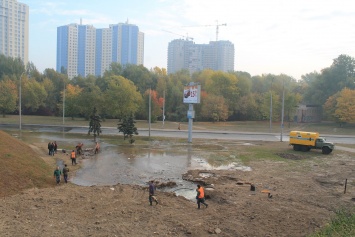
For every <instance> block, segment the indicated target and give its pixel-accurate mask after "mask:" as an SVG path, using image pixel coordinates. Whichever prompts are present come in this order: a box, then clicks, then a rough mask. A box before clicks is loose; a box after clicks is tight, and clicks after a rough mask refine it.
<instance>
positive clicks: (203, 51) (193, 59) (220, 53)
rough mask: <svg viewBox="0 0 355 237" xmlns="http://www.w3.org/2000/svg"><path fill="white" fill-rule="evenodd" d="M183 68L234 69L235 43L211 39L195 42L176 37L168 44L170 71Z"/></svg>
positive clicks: (198, 69)
mask: <svg viewBox="0 0 355 237" xmlns="http://www.w3.org/2000/svg"><path fill="white" fill-rule="evenodd" d="M181 69H186V70H189V72H190V73H194V72H198V71H201V70H203V69H212V70H215V71H224V72H228V71H233V70H234V45H233V44H232V43H231V42H230V41H222V40H220V41H211V42H210V43H209V44H195V43H194V42H193V41H189V40H184V39H176V40H173V41H171V42H170V43H169V46H168V73H174V72H177V71H179V70H181Z"/></svg>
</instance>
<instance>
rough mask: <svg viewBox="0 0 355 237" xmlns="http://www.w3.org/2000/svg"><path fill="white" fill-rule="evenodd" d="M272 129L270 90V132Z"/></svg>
mask: <svg viewBox="0 0 355 237" xmlns="http://www.w3.org/2000/svg"><path fill="white" fill-rule="evenodd" d="M271 129H272V91H271V92H270V133H271Z"/></svg>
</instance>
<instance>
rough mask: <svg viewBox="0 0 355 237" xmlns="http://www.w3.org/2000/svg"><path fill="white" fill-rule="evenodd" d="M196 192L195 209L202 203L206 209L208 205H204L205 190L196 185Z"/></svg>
mask: <svg viewBox="0 0 355 237" xmlns="http://www.w3.org/2000/svg"><path fill="white" fill-rule="evenodd" d="M196 192H197V196H196V199H197V208H198V209H200V204H201V203H202V204H203V205H205V207H206V208H207V207H208V204H207V203H205V190H204V189H203V187H201V185H199V184H198V185H197V189H196Z"/></svg>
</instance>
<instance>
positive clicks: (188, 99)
mask: <svg viewBox="0 0 355 237" xmlns="http://www.w3.org/2000/svg"><path fill="white" fill-rule="evenodd" d="M200 96H201V85H193V86H191V85H188V86H184V99H183V102H184V103H186V104H199V103H200Z"/></svg>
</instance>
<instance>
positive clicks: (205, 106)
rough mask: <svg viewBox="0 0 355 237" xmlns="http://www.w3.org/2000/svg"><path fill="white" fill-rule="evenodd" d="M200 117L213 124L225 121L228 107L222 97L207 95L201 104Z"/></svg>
mask: <svg viewBox="0 0 355 237" xmlns="http://www.w3.org/2000/svg"><path fill="white" fill-rule="evenodd" d="M201 116H202V117H203V118H205V119H208V120H212V121H213V122H219V121H226V120H227V118H228V105H227V104H226V103H225V100H224V98H223V96H217V95H213V94H211V95H207V96H206V97H205V98H204V100H203V102H202V107H201Z"/></svg>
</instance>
